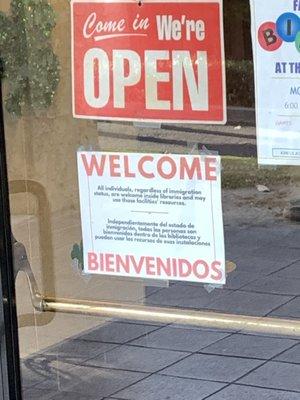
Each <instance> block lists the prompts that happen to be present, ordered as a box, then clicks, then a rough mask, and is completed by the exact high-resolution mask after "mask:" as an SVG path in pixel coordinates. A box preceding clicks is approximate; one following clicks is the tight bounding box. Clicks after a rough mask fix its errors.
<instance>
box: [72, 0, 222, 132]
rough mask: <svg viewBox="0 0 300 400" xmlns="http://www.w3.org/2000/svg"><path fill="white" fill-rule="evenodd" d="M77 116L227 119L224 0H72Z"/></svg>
mask: <svg viewBox="0 0 300 400" xmlns="http://www.w3.org/2000/svg"><path fill="white" fill-rule="evenodd" d="M71 13H72V75H73V78H72V81H73V115H74V117H76V118H91V119H108V120H130V121H157V122H161V121H169V122H193V123H211V122H213V123H216V124H224V123H225V122H226V92H225V60H224V40H223V36H224V35H223V11H222V0H212V1H208V0H180V1H176V0H172V1H169V0H168V1H156V0H143V2H142V5H139V2H138V1H137V0H122V1H119V0H108V1H98V0H94V1H88V0H72V3H71Z"/></svg>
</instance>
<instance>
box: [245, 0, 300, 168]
mask: <svg viewBox="0 0 300 400" xmlns="http://www.w3.org/2000/svg"><path fill="white" fill-rule="evenodd" d="M251 13H252V41H253V52H254V54H253V55H254V68H255V93H256V122H257V151H258V162H259V164H269V165H300V97H299V96H300V1H299V0H288V1H278V0H268V1H261V0H251Z"/></svg>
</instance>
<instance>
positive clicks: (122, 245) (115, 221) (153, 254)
mask: <svg viewBox="0 0 300 400" xmlns="http://www.w3.org/2000/svg"><path fill="white" fill-rule="evenodd" d="M104 156H105V157H104ZM110 156H115V157H116V158H117V159H118V161H116V160H115V161H114V162H113V164H114V165H115V167H114V169H113V171H114V172H115V174H114V175H118V174H120V175H122V176H111V173H112V169H111V168H112V167H111V165H110V164H109V157H110ZM145 156H146V157H150V159H148V160H147V161H146V162H145V163H144V166H143V168H144V170H145V171H147V173H154V174H155V177H154V178H152V179H148V178H145V177H143V176H141V174H140V173H139V171H140V169H141V168H140V169H139V161H140V160H141V158H142V157H145ZM92 157H94V159H96V160H98V165H100V163H101V157H103V159H104V158H105V162H104V163H103V165H102V166H103V170H102V172H101V176H98V174H97V173H96V170H95V169H94V170H93V173H90V176H88V174H87V170H86V167H85V165H84V162H83V159H85V161H86V165H90V162H91V159H92ZM162 158H167V159H170V158H171V159H172V160H173V163H175V164H176V168H177V167H178V168H179V164H180V160H182V159H185V162H187V163H188V164H189V165H192V162H193V160H195V159H198V160H199V161H200V165H201V175H202V176H201V178H202V179H199V177H197V176H196V174H194V176H193V177H192V179H189V178H188V179H180V174H179V169H178V173H176V175H175V176H174V177H172V178H171V179H164V178H162V177H161V176H159V174H157V165H158V162H159V160H160V159H162ZM151 159H152V161H151ZM124 160H125V161H124ZM212 160H214V164H211V165H214V167H215V171H214V172H212V175H213V174H214V177H215V180H204V178H205V176H208V173H205V165H206V164H205V163H206V162H207V163H209V162H211V161H212ZM77 161H78V177H79V192H80V206H81V220H82V234H83V250H84V270H85V272H86V273H98V274H105V275H118V276H131V277H132V276H134V277H140V278H151V279H172V280H186V281H197V282H207V283H215V284H216V283H218V284H224V283H225V256H224V235H223V216H222V204H221V162H220V157H217V156H194V155H193V156H192V155H188V156H187V155H183V156H180V155H162V154H151V155H147V154H138V153H102V152H78V153H77ZM125 164H127V169H128V168H129V173H130V174H135V175H136V176H135V177H124V165H125ZM175 164H174V165H175ZM168 165H169V163H168V162H166V163H164V165H163V167H162V169H163V170H164V171H165V173H169V172H170V168H169V167H168ZM116 166H117V167H116ZM168 169H169V170H168ZM212 175H211V176H212ZM181 178H182V177H181ZM185 178H187V175H185ZM141 190H142V192H141ZM174 191H175V192H174ZM141 193H143V194H142V195H141ZM145 194H146V195H147V196H148V197H146V195H145ZM153 224H154V225H155V226H154V227H155V232H154V230H153V229H154V228H153ZM173 224H176V227H174V226H173ZM170 225H172V226H173V227H170ZM125 226H126V227H127V228H128V229H127V228H126V229H127V233H128V232H129V233H131V236H130V235H129V234H128V235H127V234H124V229H125V228H124V227H125ZM184 227H185V228H184ZM145 228H147V229H150V231H147V230H145ZM126 229H125V230H126ZM166 230H167V231H166ZM116 231H117V232H123V233H120V234H118V233H116ZM145 231H146V232H145ZM144 234H145V235H146V237H144V236H140V235H144ZM148 235H150V236H149V237H148ZM196 243H197V244H196ZM89 253H92V254H93V255H94V256H95V257H96V256H97V257H98V258H97V261H96V263H95V264H93V266H94V267H95V266H96V268H95V269H93V268H92V269H91V268H89V258H88V257H89V256H88V254H89ZM100 254H101V255H102V256H100ZM105 255H108V256H107V257H108V258H107V259H105V257H106V256H105ZM116 255H118V256H121V257H122V258H123V260H124V259H125V258H126V256H127V257H129V256H130V257H129V258H130V260H129V261H130V264H132V263H133V262H135V263H137V264H138V263H139V262H141V264H140V266H142V268H141V270H140V271H139V272H137V271H136V270H135V269H134V268H133V266H132V265H131V266H130V272H125V271H124V268H121V270H116V268H115V266H116V259H115V257H116ZM100 257H104V258H102V259H101V260H100ZM131 257H132V258H131ZM143 257H146V261H145V260H144V259H143ZM147 257H148V258H147ZM133 258H134V260H135V261H133ZM157 258H160V259H162V260H163V261H164V262H166V260H167V259H171V263H175V264H172V272H171V275H170V274H166V273H165V272H164V271H163V270H160V273H159V274H157V273H156V272H157V268H158V267H157ZM182 259H184V260H186V262H183V264H182V266H181V272H182V273H179V272H178V269H180V268H179V267H178V262H179V261H178V260H182ZM103 260H104V261H103ZM127 260H128V259H127ZM141 260H144V261H145V262H142V261H141ZM147 260H148V261H147ZM172 260H173V261H172ZM174 260H175V261H174ZM199 260H201V262H200V263H199V262H198V263H197V261H199ZM202 261H203V262H204V264H203V263H202ZM147 262H148V264H154V265H152V266H151V265H150V267H149V265H148V267H149V268H146V264H147ZM215 262H217V264H218V266H217V269H218V271H216V268H214V267H212V265H213V264H214V263H215ZM189 263H190V265H191V266H193V265H194V268H196V269H193V267H192V268H190V271H189V272H188V270H189V267H188V266H187V265H188V264H189ZM195 263H196V264H195ZM97 264H98V265H100V264H101V265H102V268H101V267H99V268H97ZM104 264H106V267H105V266H104V267H103V265H104ZM108 264H109V267H108V268H107V265H108ZM205 264H207V266H208V267H205V266H204V265H205ZM174 265H177V267H174ZM195 265H197V267H195ZM174 268H175V269H174ZM195 270H196V274H195ZM174 271H177V272H174ZM205 271H206V272H207V273H205ZM176 275H177V276H176ZM199 275H200V277H199Z"/></svg>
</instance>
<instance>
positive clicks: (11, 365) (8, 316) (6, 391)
mask: <svg viewBox="0 0 300 400" xmlns="http://www.w3.org/2000/svg"><path fill="white" fill-rule="evenodd" d="M0 75H1V68H0ZM0 333H1V342H0V388H1V389H2V390H0V400H2V399H3V400H21V399H22V394H21V378H20V356H19V341H18V323H17V312H16V296H15V284H14V273H13V255H12V246H11V226H10V208H9V192H8V178H7V164H6V153H5V136H4V117H3V104H2V90H1V79H0Z"/></svg>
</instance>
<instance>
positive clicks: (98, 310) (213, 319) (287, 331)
mask: <svg viewBox="0 0 300 400" xmlns="http://www.w3.org/2000/svg"><path fill="white" fill-rule="evenodd" d="M21 270H22V271H23V272H25V274H26V275H27V278H28V282H29V288H30V293H31V301H32V305H33V307H34V308H35V309H36V310H37V311H41V312H45V311H50V312H61V313H69V314H80V315H93V316H98V317H106V318H121V319H129V320H137V321H149V322H162V323H168V324H170V323H177V324H184V325H193V326H201V327H206V328H219V329H230V330H237V331H247V332H256V333H269V334H280V335H291V336H300V322H299V321H294V320H286V319H279V318H268V317H250V316H246V315H234V314H221V313H217V312H212V311H193V310H187V309H175V308H166V307H149V306H143V305H131V304H123V303H109V302H105V301H89V300H75V299H58V298H50V297H49V298H48V297H43V296H42V295H41V294H40V292H39V290H38V286H37V283H36V281H35V278H34V274H33V272H32V270H31V268H30V265H29V262H28V261H27V262H26V263H25V267H24V268H22V269H21Z"/></svg>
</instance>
